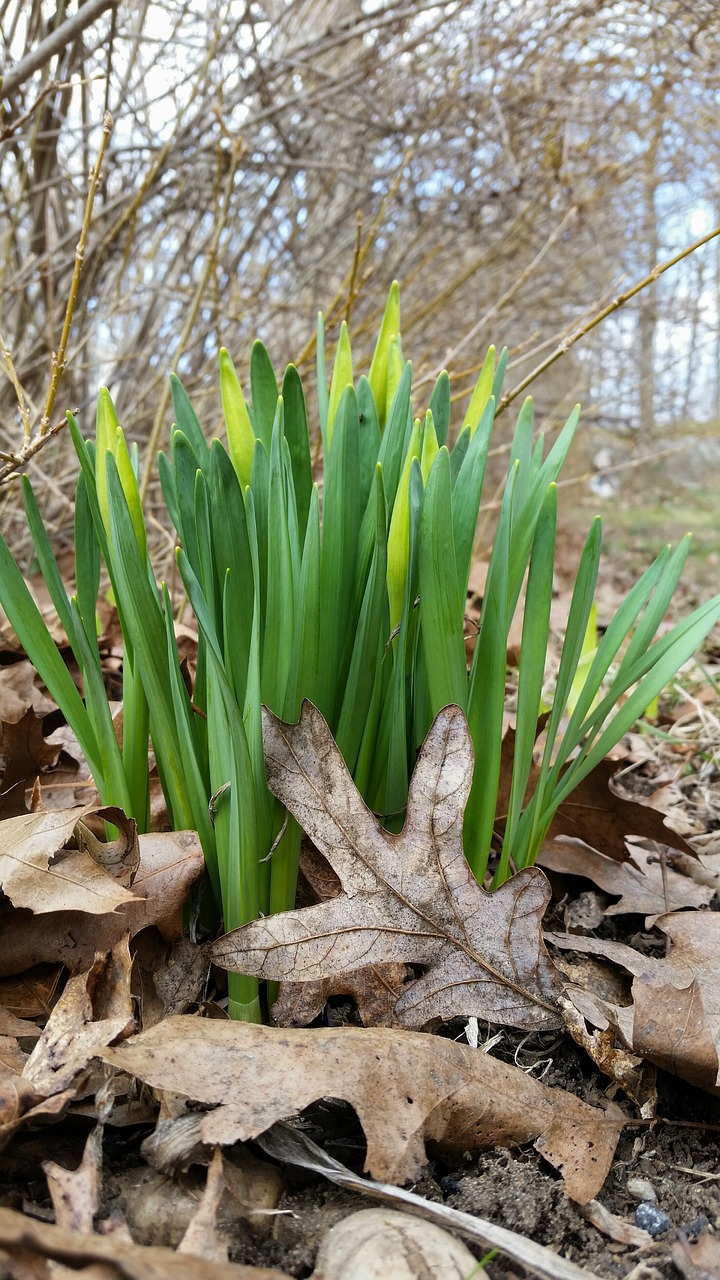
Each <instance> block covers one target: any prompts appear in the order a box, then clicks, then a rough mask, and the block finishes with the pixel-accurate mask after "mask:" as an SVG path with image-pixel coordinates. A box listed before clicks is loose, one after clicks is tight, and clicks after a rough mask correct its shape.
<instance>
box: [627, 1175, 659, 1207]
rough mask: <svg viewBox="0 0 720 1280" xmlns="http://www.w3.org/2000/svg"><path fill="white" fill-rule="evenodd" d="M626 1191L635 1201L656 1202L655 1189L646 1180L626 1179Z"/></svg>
mask: <svg viewBox="0 0 720 1280" xmlns="http://www.w3.org/2000/svg"><path fill="white" fill-rule="evenodd" d="M627 1189H628V1191H629V1192H630V1195H631V1196H634V1197H635V1199H636V1200H652V1201H655V1200H657V1194H656V1192H655V1188H654V1186H653V1184H652V1182H650V1180H649V1179H648V1178H628V1180H627Z"/></svg>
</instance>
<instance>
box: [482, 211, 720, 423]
mask: <svg viewBox="0 0 720 1280" xmlns="http://www.w3.org/2000/svg"><path fill="white" fill-rule="evenodd" d="M717 236H720V226H717V227H714V228H713V230H712V231H708V232H707V234H706V235H704V236H701V237H700V239H699V240H694V241H693V243H692V244H689V245H687V246H686V248H684V249H681V250H680V252H679V253H676V254H673V256H672V258H668V259H667V260H666V261H665V262H657V263H656V264H655V266H654V267H653V269H652V271H649V272H648V274H647V275H646V276H643V278H642V280H638V281H637V283H636V284H634V285H633V286H632V288H630V289H626V290H625V292H624V293H619V294H618V295H617V297H616V298H613V300H612V302H609V303H608V305H607V306H606V307H603V308H602V310H601V311H598V312H596V313H595V315H594V316H592V318H591V319H590V320H588V321H587V323H586V324H584V325H582V326H581V328H579V329H576V330H575V332H574V333H568V334H567V335H566V336H565V337H564V338H563V339H562V341H561V342H560V343H559V345H558V346H557V347H556V348H555V350H554V351H553V352H551V354H550V355H549V356H547V358H546V359H545V360H542V361H541V363H540V364H539V365H536V367H535V368H534V369H532V370H531V371H530V373H528V374H527V375H526V377H524V378H522V379H521V381H520V382H518V384H517V386H515V387H513V389H512V391H508V393H507V395H504V396H503V397H502V399H501V401H500V404H499V405H498V410H497V412H498V413H502V411H503V409H506V408H507V406H508V405H509V404H512V402H513V400H516V399H517V397H518V396H519V395H520V394H521V393H522V392H523V391H524V390H525V389H526V387H529V386H530V383H531V382H534V381H535V379H536V378H539V377H540V374H541V373H544V372H545V370H546V369H549V368H550V366H551V365H553V364H555V363H556V362H557V361H558V360H560V359H561V357H562V356H564V355H567V353H568V351H569V350H570V348H571V347H574V346H575V343H576V342H579V341H580V339H581V338H584V337H585V335H586V334H588V333H590V332H591V331H592V330H593V329H596V328H597V326H598V325H599V324H602V321H603V320H606V319H607V317H608V316H610V315H612V314H613V312H614V311H619V310H620V307H624V306H625V303H626V302H629V301H630V299H631V298H634V297H636V295H637V294H638V293H640V292H641V291H642V290H643V289H647V287H648V285H651V284H654V283H655V281H656V280H657V279H659V277H660V276H661V275H663V273H664V272H665V271H669V270H670V268H671V267H675V266H677V264H678V262H682V260H683V258H688V257H689V256H690V254H691V253H694V252H695V250H696V249H701V248H702V246H703V245H704V244H707V243H708V242H709V241H710V240H715V239H716V237H717ZM495 416H496V417H497V414H496V415H495Z"/></svg>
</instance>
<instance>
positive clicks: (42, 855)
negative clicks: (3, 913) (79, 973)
mask: <svg viewBox="0 0 720 1280" xmlns="http://www.w3.org/2000/svg"><path fill="white" fill-rule="evenodd" d="M88 812H89V810H88V809H85V808H82V807H73V808H72V809H55V810H52V811H50V812H49V813H45V812H41V813H27V814H23V815H21V816H19V817H17V818H6V819H5V821H4V822H3V823H2V824H0V841H1V844H0V885H1V886H2V889H3V892H4V893H5V894H7V896H8V898H9V899H10V901H11V902H12V903H13V904H14V905H15V906H16V907H27V908H29V909H30V911H32V912H34V913H36V914H37V913H44V912H49V911H62V910H70V911H72V910H74V911H83V912H89V913H92V914H94V915H102V914H105V913H106V912H108V911H114V910H115V908H116V907H118V906H120V905H121V903H127V902H132V900H133V897H134V896H135V895H134V894H131V893H128V891H127V890H126V889H124V888H123V887H122V885H120V884H118V882H117V880H113V878H112V877H111V876H109V875H108V874H107V872H106V871H103V870H102V868H101V867H99V866H98V864H97V862H95V861H94V859H93V858H91V857H90V855H89V854H88V853H86V852H83V851H81V850H79V849H67V848H66V846H67V844H68V842H69V841H70V840H71V839H72V836H73V833H74V831H75V828H76V826H77V824H78V822H79V821H80V819H81V818H82V817H84V816H85V815H86V814H87V813H88ZM42 958H43V959H47V956H43V957H42Z"/></svg>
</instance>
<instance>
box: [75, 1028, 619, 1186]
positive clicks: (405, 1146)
mask: <svg viewBox="0 0 720 1280" xmlns="http://www.w3.org/2000/svg"><path fill="white" fill-rule="evenodd" d="M98 1056H99V1057H100V1058H101V1059H102V1061H103V1062H107V1063H110V1064H111V1065H112V1066H115V1067H118V1068H119V1069H120V1070H122V1071H126V1072H128V1073H129V1074H131V1075H134V1076H137V1077H138V1078H139V1079H140V1080H142V1081H144V1082H145V1083H146V1084H149V1085H152V1086H153V1087H154V1088H156V1089H162V1090H171V1091H173V1092H175V1093H180V1094H184V1095H186V1096H188V1097H190V1098H192V1099H193V1100H194V1101H196V1102H201V1103H204V1104H205V1105H206V1106H208V1107H213V1108H214V1110H212V1111H209V1112H208V1114H206V1115H205V1116H204V1117H203V1119H202V1123H201V1126H200V1139H201V1141H203V1142H206V1143H208V1144H211V1145H213V1144H216V1143H223V1144H225V1143H232V1142H236V1141H243V1142H245V1141H249V1140H250V1139H251V1138H255V1137H256V1136H257V1135H258V1134H259V1133H262V1132H264V1131H265V1130H266V1129H269V1128H270V1126H271V1125H272V1124H274V1123H275V1121H276V1120H279V1119H281V1118H285V1117H288V1116H292V1115H295V1114H296V1113H297V1112H299V1111H301V1110H302V1109H303V1108H304V1107H306V1106H309V1105H310V1103H311V1102H314V1101H316V1100H317V1099H318V1098H322V1097H333V1098H342V1099H343V1100H344V1101H346V1102H349V1103H350V1104H351V1106H353V1107H354V1109H355V1111H356V1112H357V1115H358V1118H359V1120H360V1123H361V1124H362V1126H363V1129H364V1131H365V1137H366V1139H367V1160H366V1168H367V1169H368V1171H369V1172H370V1173H371V1175H372V1176H373V1177H378V1178H381V1179H384V1180H386V1181H389V1182H406V1181H409V1180H412V1179H413V1178H415V1177H417V1175H418V1173H419V1171H420V1170H421V1168H422V1167H423V1165H424V1164H425V1160H426V1156H425V1141H426V1140H427V1141H432V1142H434V1143H436V1144H438V1146H439V1147H440V1148H441V1149H442V1150H451V1151H455V1152H462V1151H465V1150H472V1149H478V1148H485V1147H493V1146H507V1145H514V1144H515V1143H517V1142H532V1141H534V1142H535V1143H536V1146H537V1148H538V1150H539V1151H540V1152H541V1154H542V1155H543V1156H544V1157H545V1159H547V1160H548V1161H549V1162H550V1163H551V1164H553V1165H554V1166H555V1168H558V1169H560V1171H561V1172H562V1174H563V1177H564V1179H565V1185H566V1188H567V1192H568V1195H570V1196H571V1197H572V1198H573V1199H576V1200H589V1199H592V1198H593V1196H595V1195H596V1194H597V1191H598V1190H599V1188H600V1187H601V1186H602V1183H603V1181H604V1179H605V1176H606V1174H607V1171H608V1169H609V1167H610V1164H611V1162H612V1157H613V1152H614V1150H615V1145H616V1142H617V1138H618V1134H619V1132H620V1129H621V1127H622V1123H623V1121H622V1116H621V1113H620V1112H619V1111H618V1110H617V1109H615V1110H614V1111H611V1112H602V1111H598V1110H597V1109H595V1108H593V1107H590V1106H588V1105H587V1104H586V1103H584V1102H581V1101H580V1099H578V1098H575V1097H574V1096H573V1095H572V1094H568V1093H563V1092H562V1091H560V1090H556V1089H549V1088H548V1087H547V1086H546V1085H543V1084H541V1083H540V1082H539V1081H537V1080H534V1079H533V1078H532V1077H530V1076H527V1075H526V1074H525V1072H523V1071H521V1070H520V1069H519V1068H518V1067H514V1066H510V1065H508V1064H506V1063H503V1062H499V1061H497V1060H496V1059H495V1058H492V1057H490V1055H489V1054H484V1053H476V1052H474V1051H473V1050H472V1049H470V1048H468V1046H467V1045H461V1044H456V1043H455V1042H454V1041H452V1040H445V1039H441V1038H439V1037H437V1036H431V1035H425V1034H422V1033H419V1032H413V1033H409V1032H407V1031H395V1030H391V1029H389V1028H385V1027H383V1028H370V1029H364V1028H363V1029H361V1028H358V1027H344V1028H342V1029H339V1030H325V1029H321V1028H316V1029H314V1030H311V1031H296V1030H292V1031H283V1030H280V1029H278V1028H276V1027H263V1026H254V1025H251V1024H248V1023H237V1022H230V1021H227V1022H218V1021H213V1020H209V1019H199V1018H193V1017H187V1016H185V1017H176V1018H168V1019H166V1020H165V1021H164V1022H162V1023H159V1024H158V1025H157V1026H155V1027H151V1028H150V1030H149V1031H144V1032H141V1033H140V1035H137V1036H133V1037H132V1038H131V1039H129V1040H127V1041H126V1042H125V1043H124V1044H121V1045H118V1046H117V1047H115V1048H107V1049H106V1048H103V1049H100V1050H99V1051H98Z"/></svg>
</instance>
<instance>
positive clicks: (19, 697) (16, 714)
mask: <svg viewBox="0 0 720 1280" xmlns="http://www.w3.org/2000/svg"><path fill="white" fill-rule="evenodd" d="M38 681H39V677H38V673H37V671H36V670H35V668H34V666H33V664H32V662H30V660H29V658H21V659H20V660H19V661H18V662H11V663H10V664H9V665H8V666H0V724H15V723H16V722H17V721H18V720H20V719H21V718H22V717H23V716H24V715H25V712H26V711H27V709H28V707H32V709H33V710H34V711H36V712H37V713H38V714H39V715H43V716H46V715H47V714H48V712H49V711H53V710H55V704H54V703H53V702H52V701H51V700H50V698H48V696H47V694H45V693H43V692H42V691H41V689H40V688H39V686H38Z"/></svg>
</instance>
